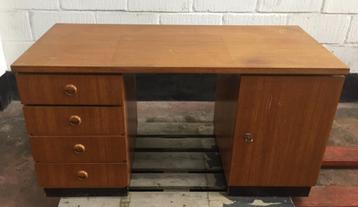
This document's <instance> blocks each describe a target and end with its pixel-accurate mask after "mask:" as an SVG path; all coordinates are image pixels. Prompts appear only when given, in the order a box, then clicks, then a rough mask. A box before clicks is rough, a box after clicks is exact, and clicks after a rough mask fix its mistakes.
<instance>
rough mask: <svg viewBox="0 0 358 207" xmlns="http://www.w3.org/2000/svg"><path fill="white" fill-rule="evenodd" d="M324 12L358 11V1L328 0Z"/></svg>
mask: <svg viewBox="0 0 358 207" xmlns="http://www.w3.org/2000/svg"><path fill="white" fill-rule="evenodd" d="M323 12H327V13H358V2H357V0H326V2H325V4H324V8H323Z"/></svg>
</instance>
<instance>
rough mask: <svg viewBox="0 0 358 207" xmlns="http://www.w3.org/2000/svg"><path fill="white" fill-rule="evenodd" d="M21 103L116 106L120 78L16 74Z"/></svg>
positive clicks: (120, 98)
mask: <svg viewBox="0 0 358 207" xmlns="http://www.w3.org/2000/svg"><path fill="white" fill-rule="evenodd" d="M16 80H17V86H18V90H19V94H20V97H21V101H22V103H23V104H34V105H36V104H40V105H120V104H121V103H122V93H123V92H122V90H123V87H122V86H123V85H122V84H123V82H122V76H121V75H70V74H69V75H47V74H21V73H20V74H17V75H16Z"/></svg>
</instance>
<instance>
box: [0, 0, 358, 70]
mask: <svg viewBox="0 0 358 207" xmlns="http://www.w3.org/2000/svg"><path fill="white" fill-rule="evenodd" d="M57 22H58V23H107V24H108V23H110V24H206V25H220V24H231V25H235V24H237V25H285V24H290V25H292V24H297V25H300V26H301V27H302V28H303V29H305V30H306V31H307V32H308V33H310V34H311V35H312V36H313V37H314V38H315V39H316V40H317V41H319V42H320V43H322V44H324V46H325V47H327V48H329V49H330V50H332V51H333V52H334V53H335V54H336V55H337V56H338V57H340V58H341V59H342V60H343V61H344V62H345V63H346V64H348V65H349V66H350V67H351V68H352V71H353V72H358V63H357V61H358V54H357V50H358V49H357V48H358V0H0V35H1V36H2V41H3V45H4V51H5V56H6V60H7V63H8V64H11V63H12V62H13V61H14V60H15V59H16V58H17V57H18V56H19V55H20V54H21V53H22V52H23V51H24V50H26V49H27V48H28V47H29V46H30V45H31V44H32V43H33V42H34V41H36V40H37V39H38V38H39V37H40V36H41V35H42V34H43V33H44V32H45V31H47V30H48V29H49V28H50V27H51V26H52V25H53V24H55V23H57Z"/></svg>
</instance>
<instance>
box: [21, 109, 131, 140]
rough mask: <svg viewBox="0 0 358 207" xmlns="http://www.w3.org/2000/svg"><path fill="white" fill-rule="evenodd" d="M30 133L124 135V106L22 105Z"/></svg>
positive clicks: (51, 134) (36, 134)
mask: <svg viewBox="0 0 358 207" xmlns="http://www.w3.org/2000/svg"><path fill="white" fill-rule="evenodd" d="M24 116H25V120H26V128H27V131H28V133H29V134H30V135H31V136H76V135H77V136H78V135H79V136H81V135H82V136H83V135H123V134H124V122H123V108H122V107H120V106H117V107H47V106H45V107H43V106H24Z"/></svg>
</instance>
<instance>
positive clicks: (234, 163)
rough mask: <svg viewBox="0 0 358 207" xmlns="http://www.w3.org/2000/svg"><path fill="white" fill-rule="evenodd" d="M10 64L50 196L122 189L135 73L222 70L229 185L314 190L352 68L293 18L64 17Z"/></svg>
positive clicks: (264, 190)
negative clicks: (289, 21) (278, 22)
mask: <svg viewBox="0 0 358 207" xmlns="http://www.w3.org/2000/svg"><path fill="white" fill-rule="evenodd" d="M12 70H13V71H15V72H16V77H17V84H18V89H19V93H20V97H21V100H22V103H23V104H24V108H23V109H24V115H25V120H26V126H27V131H28V134H29V137H30V141H31V145H32V152H33V157H34V159H35V161H36V171H37V176H38V182H39V184H40V185H41V186H43V187H44V188H45V190H46V192H47V193H48V194H50V195H53V194H56V192H61V193H63V194H66V192H67V193H69V192H77V193H79V194H81V193H84V194H86V193H89V194H90V195H91V194H95V195H98V194H100V193H99V192H101V190H107V191H105V192H110V193H109V194H113V193H114V194H115V192H122V193H126V189H127V187H128V184H129V180H130V169H131V156H130V155H131V153H130V152H131V148H132V147H133V143H134V140H133V139H134V138H135V136H136V124H137V116H136V115H137V114H136V113H137V110H136V98H135V97H136V96H135V92H136V85H135V74H136V73H214V74H217V95H216V103H215V121H214V122H215V136H216V142H217V145H218V148H219V151H220V155H221V160H222V164H223V167H224V171H225V177H226V181H227V184H228V190H229V192H230V193H231V194H235V195H236V194H238V195H243V194H245V195H247V194H249V195H269V194H271V195H307V194H308V192H309V189H310V187H311V186H313V185H315V183H316V180H317V177H318V173H319V170H320V165H321V160H322V156H323V152H324V150H325V145H326V142H327V139H328V136H329V132H330V129H331V125H332V121H333V118H334V114H335V111H336V107H337V103H338V100H339V96H340V93H341V89H342V85H343V82H344V75H346V74H347V73H348V72H349V69H348V68H347V66H346V65H344V64H343V63H342V62H340V61H339V60H338V59H337V58H336V57H334V56H333V55H332V54H331V53H330V52H328V51H327V50H326V49H325V48H323V47H322V46H321V45H320V44H318V43H317V42H316V41H315V40H314V39H313V38H311V37H310V36H309V35H307V34H306V33H305V32H304V31H303V30H302V29H300V28H299V27H297V26H160V25H148V26H144V25H81V24H72V25H71V24H56V25H55V26H54V27H52V28H51V29H50V30H49V31H48V32H47V33H46V34H45V35H44V36H42V37H41V38H40V39H39V40H38V41H37V42H36V43H35V44H34V45H33V46H32V47H31V48H30V49H29V50H28V51H26V52H25V53H24V54H23V55H22V56H21V57H20V58H19V59H18V60H17V61H16V62H15V63H14V64H13V65H12ZM104 194H105V193H104ZM61 195H62V194H61Z"/></svg>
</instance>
